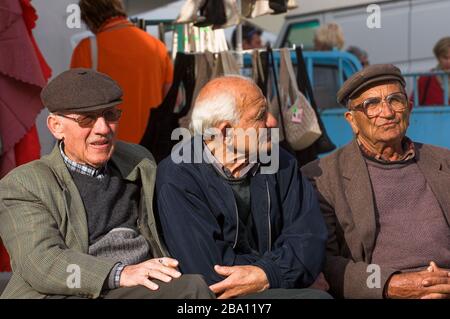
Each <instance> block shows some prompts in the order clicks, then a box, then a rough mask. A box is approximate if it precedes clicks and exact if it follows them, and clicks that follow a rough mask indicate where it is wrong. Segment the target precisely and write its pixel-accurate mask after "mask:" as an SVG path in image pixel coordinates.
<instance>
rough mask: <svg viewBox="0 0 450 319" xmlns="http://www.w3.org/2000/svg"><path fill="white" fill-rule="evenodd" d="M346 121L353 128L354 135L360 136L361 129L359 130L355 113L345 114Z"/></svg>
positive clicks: (348, 112)
mask: <svg viewBox="0 0 450 319" xmlns="http://www.w3.org/2000/svg"><path fill="white" fill-rule="evenodd" d="M345 119H346V120H347V122H348V123H349V124H350V126H351V127H352V131H353V133H354V134H355V135H358V134H359V128H358V124H357V123H356V119H355V115H354V114H353V112H352V111H347V112H345Z"/></svg>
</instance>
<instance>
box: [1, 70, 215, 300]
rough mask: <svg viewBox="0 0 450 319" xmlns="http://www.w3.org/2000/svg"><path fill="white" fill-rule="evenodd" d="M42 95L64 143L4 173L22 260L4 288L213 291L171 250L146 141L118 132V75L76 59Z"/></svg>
mask: <svg viewBox="0 0 450 319" xmlns="http://www.w3.org/2000/svg"><path fill="white" fill-rule="evenodd" d="M41 97H42V101H43V103H44V105H45V106H46V107H47V108H48V110H49V111H50V115H49V116H48V119H47V126H48V128H49V130H50V131H51V133H52V134H53V136H54V137H55V138H56V139H57V140H58V143H57V145H56V146H55V148H54V149H53V151H52V152H51V154H50V155H48V156H44V157H43V158H41V159H40V160H37V161H34V162H31V163H29V164H26V165H23V166H20V167H18V168H16V169H15V170H13V171H12V172H10V174H8V175H7V176H6V177H4V178H3V179H2V180H1V181H0V236H1V238H2V239H3V242H4V243H5V245H6V247H7V249H8V252H9V254H10V256H11V263H12V270H13V275H12V278H11V280H10V282H9V284H8V286H7V287H6V289H5V291H4V293H3V295H2V298H46V297H47V298H48V297H50V298H73V297H76V298H145V299H151V298H210V297H213V296H214V295H213V294H212V292H211V291H210V290H209V288H208V286H207V285H206V283H205V282H204V281H203V279H202V278H201V277H199V276H197V275H181V273H180V272H179V271H178V269H177V265H178V262H177V261H176V260H175V259H172V258H169V257H165V256H168V255H167V253H166V249H165V248H164V244H163V242H162V241H161V238H160V237H159V236H158V230H157V227H156V220H155V218H154V215H153V210H152V207H153V206H152V199H153V189H154V181H155V173H156V165H155V162H154V160H153V157H152V156H151V154H150V153H148V151H146V150H145V149H144V148H142V147H141V146H138V145H134V144H128V143H124V142H120V141H116V133H117V128H118V122H119V119H120V115H121V110H120V109H118V106H119V105H120V103H121V102H122V90H121V89H120V87H119V86H118V85H117V84H116V82H114V81H113V80H112V79H111V78H109V77H108V76H106V75H104V74H101V73H98V72H95V71H92V70H89V69H73V70H70V71H66V72H64V73H62V74H60V75H59V76H58V77H56V78H55V79H54V80H53V81H51V82H50V83H49V84H48V86H47V87H46V88H44V90H43V91H42V94H41Z"/></svg>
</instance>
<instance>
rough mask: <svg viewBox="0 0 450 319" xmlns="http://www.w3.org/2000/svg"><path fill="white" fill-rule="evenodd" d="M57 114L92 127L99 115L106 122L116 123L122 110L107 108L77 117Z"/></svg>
mask: <svg viewBox="0 0 450 319" xmlns="http://www.w3.org/2000/svg"><path fill="white" fill-rule="evenodd" d="M57 115H59V116H61V117H64V118H66V119H69V120H72V121H74V122H77V123H78V125H80V126H81V127H92V126H94V124H95V122H97V119H98V118H99V117H103V118H104V119H105V121H106V122H107V123H117V122H119V119H120V116H121V115H122V110H120V109H107V110H105V111H103V112H99V113H83V114H80V115H79V116H78V117H76V118H75V117H71V116H67V115H65V114H62V113H58V114H57Z"/></svg>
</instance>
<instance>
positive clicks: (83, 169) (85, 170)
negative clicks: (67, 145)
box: [59, 141, 106, 179]
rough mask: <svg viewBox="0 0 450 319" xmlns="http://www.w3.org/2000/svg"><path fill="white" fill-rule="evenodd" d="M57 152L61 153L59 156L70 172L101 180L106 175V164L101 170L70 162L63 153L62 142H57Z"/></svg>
mask: <svg viewBox="0 0 450 319" xmlns="http://www.w3.org/2000/svg"><path fill="white" fill-rule="evenodd" d="M59 151H60V152H61V156H62V158H63V160H64V163H65V164H66V166H67V168H68V169H69V170H71V171H72V172H77V173H80V174H83V175H87V176H90V177H95V178H98V179H102V178H103V177H105V175H106V164H105V166H103V167H101V168H95V167H92V166H89V165H85V164H80V163H77V162H75V161H72V160H71V159H70V158H69V157H67V155H66V154H65V153H64V142H63V141H60V142H59Z"/></svg>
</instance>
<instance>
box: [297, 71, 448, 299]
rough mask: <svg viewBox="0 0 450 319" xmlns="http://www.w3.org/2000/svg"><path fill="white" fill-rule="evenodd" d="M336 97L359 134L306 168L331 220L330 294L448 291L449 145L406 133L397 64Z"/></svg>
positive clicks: (353, 82)
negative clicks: (412, 137)
mask: <svg viewBox="0 0 450 319" xmlns="http://www.w3.org/2000/svg"><path fill="white" fill-rule="evenodd" d="M338 101H339V102H340V103H341V104H343V105H345V106H346V107H347V108H348V111H347V112H346V113H345V118H346V119H347V121H348V123H349V124H350V126H351V127H352V130H353V132H354V135H355V139H354V141H352V142H351V143H350V144H348V145H346V146H344V147H342V148H341V149H339V150H337V151H336V152H334V153H333V154H331V155H329V156H327V157H325V158H322V159H320V160H317V161H315V162H312V163H310V164H308V165H306V166H305V167H303V168H302V171H303V173H304V174H305V175H306V176H308V178H309V179H310V180H311V181H312V182H313V184H314V185H315V188H316V190H317V192H318V194H319V200H320V203H321V209H322V213H323V214H324V216H325V219H326V222H327V226H328V235H329V237H328V245H327V261H326V265H325V271H324V273H325V277H326V279H327V280H328V283H329V284H330V288H331V293H332V294H334V296H336V297H344V298H449V297H450V276H449V269H450V228H449V224H450V151H449V150H448V149H443V148H439V147H435V146H431V145H425V144H421V143H416V142H413V141H411V140H410V139H409V138H407V137H406V130H407V128H408V124H409V117H410V114H411V105H410V104H409V103H408V98H407V96H406V94H405V80H404V78H403V77H402V75H401V73H400V70H399V69H398V68H396V67H395V66H393V65H372V66H369V67H367V68H365V69H364V70H362V71H360V72H358V73H356V74H354V75H353V76H352V77H351V78H349V79H348V80H347V81H346V82H345V83H344V85H343V86H342V88H341V89H340V90H339V92H338ZM430 129H432V128H430Z"/></svg>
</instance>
